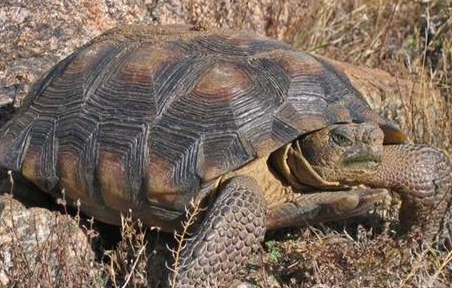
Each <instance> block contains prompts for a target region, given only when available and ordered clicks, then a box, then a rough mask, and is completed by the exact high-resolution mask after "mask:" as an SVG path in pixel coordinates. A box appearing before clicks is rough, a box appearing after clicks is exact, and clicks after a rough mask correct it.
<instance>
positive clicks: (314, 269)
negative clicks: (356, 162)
mask: <svg viewBox="0 0 452 288" xmlns="http://www.w3.org/2000/svg"><path fill="white" fill-rule="evenodd" d="M191 2H193V1H191ZM219 2H220V3H221V2H222V1H219ZM239 2H240V1H239ZM257 2H259V3H261V5H263V6H265V7H264V8H265V9H264V8H262V9H263V11H265V13H266V15H267V16H266V17H267V18H266V20H265V27H264V29H265V32H266V33H267V34H268V35H270V36H273V37H278V38H281V39H283V40H285V41H287V42H289V43H291V44H293V45H294V46H296V47H300V48H303V49H306V50H308V51H310V52H314V53H317V54H320V55H324V56H327V57H330V58H332V59H337V60H343V61H347V62H351V63H354V64H362V65H368V66H371V67H375V68H381V69H383V70H386V71H390V72H391V74H393V75H394V76H395V77H399V78H401V79H411V80H412V81H413V82H415V83H420V84H421V85H422V87H424V90H425V93H424V94H423V96H422V97H430V95H429V93H428V91H429V89H438V90H439V91H440V92H441V93H440V97H442V99H443V101H446V103H447V104H446V105H448V106H447V107H449V108H450V109H446V110H445V111H441V113H444V116H443V119H440V120H441V121H439V122H438V123H436V124H435V125H439V127H440V130H441V131H443V132H444V135H443V136H444V137H441V138H440V139H439V138H438V137H437V136H438V135H431V134H429V133H428V131H423V130H422V129H421V128H418V127H421V126H422V125H421V124H422V122H423V121H424V122H425V121H430V120H429V119H427V117H422V112H421V111H422V110H421V108H423V107H422V105H418V104H416V103H415V102H419V101H422V99H413V100H412V102H411V103H408V105H411V106H410V107H412V109H411V112H410V113H412V114H413V115H415V116H413V117H412V118H411V119H412V123H410V124H409V127H402V128H408V129H407V130H406V131H408V132H409V133H410V136H411V137H412V139H413V140H414V141H421V142H430V143H435V144H437V145H439V146H440V147H442V148H445V149H447V150H448V151H449V152H450V151H451V149H452V148H451V146H452V145H451V143H450V139H451V137H452V136H451V132H450V129H451V125H452V124H451V122H452V108H451V107H452V98H451V96H450V93H451V87H452V86H451V85H452V69H451V65H452V40H451V39H452V3H451V1H445V0H437V1H434V0H431V1H430V0H423V1H420V0H419V1H415V0H397V1H392V0H379V1H374V0H335V1H328V0H322V1H319V0H306V1H301V0H300V1H297V0H280V1H273V2H271V3H270V4H268V3H264V2H265V1H257ZM220 8H221V7H220ZM220 8H218V9H216V10H215V11H214V12H215V13H213V15H214V16H213V18H214V20H213V21H214V23H217V24H218V25H219V26H234V27H251V28H253V25H252V24H251V23H252V21H253V19H250V18H249V13H248V12H247V10H246V9H248V8H246V7H245V4H243V5H242V8H243V9H241V10H240V7H239V9H238V12H236V13H235V14H234V17H233V19H234V21H233V22H231V23H229V22H228V21H226V20H224V18H225V16H224V14H225V13H226V12H224V11H225V10H224V9H225V7H223V8H221V9H220ZM190 9H191V10H190ZM190 9H189V12H190V13H191V17H192V19H191V20H192V22H196V19H197V18H199V17H200V16H199V15H198V14H196V13H197V12H196V11H197V10H196V9H197V7H194V6H190ZM228 13H229V12H228ZM228 13H226V14H228ZM229 14H230V13H229ZM229 14H228V15H229ZM229 16H230V15H229ZM229 16H228V17H229ZM215 21H216V22H215ZM417 115H419V116H417ZM395 120H396V121H397V119H395ZM441 125H443V126H441ZM447 129H449V130H447ZM371 218H372V216H369V217H367V218H360V219H357V220H356V221H355V222H348V223H345V224H344V225H343V226H342V224H341V225H338V226H335V227H329V226H320V227H309V228H302V229H292V230H286V231H284V232H280V233H279V234H273V235H270V236H269V237H268V238H267V242H266V244H265V245H264V247H265V252H264V255H263V257H262V259H261V260H262V261H257V262H263V263H258V264H256V265H255V267H253V268H252V269H251V270H253V271H251V273H250V275H249V276H247V277H246V278H247V279H248V280H249V281H250V282H254V283H255V284H256V285H257V286H258V287H312V286H313V285H315V284H326V285H329V286H330V287H451V285H452V281H451V274H452V265H451V258H452V255H451V252H447V251H442V250H438V249H436V248H435V247H433V246H432V245H431V244H428V243H425V242H423V241H422V238H419V236H418V235H411V237H406V238H403V239H398V238H396V237H395V236H394V232H393V231H392V230H391V228H390V227H392V226H393V224H397V223H391V219H386V220H387V221H386V222H383V221H377V222H375V221H373V220H371ZM76 219H78V218H77V217H76ZM88 223H89V222H88ZM356 223H360V225H357V224H356ZM384 223H386V224H384ZM78 225H79V226H82V225H81V224H80V222H78ZM85 227H86V226H85ZM99 227H100V228H99ZM338 227H339V228H338ZM345 227H346V228H345ZM85 231H86V233H87V235H94V234H92V233H96V234H97V231H100V236H99V237H97V238H93V241H94V242H92V244H93V246H94V249H95V251H96V253H97V258H96V261H92V260H90V258H87V257H85V258H84V257H81V258H76V259H78V260H76V261H78V262H76V265H72V266H69V265H68V262H69V259H68V256H67V253H66V252H65V251H67V250H68V249H69V250H70V249H72V248H71V247H70V245H75V244H76V243H74V242H70V241H68V237H67V236H70V235H72V234H73V232H74V231H73V230H72V228H70V227H69V226H67V225H61V224H60V222H58V220H57V218H55V222H54V226H52V230H51V234H50V236H48V239H54V240H52V241H53V242H52V243H51V244H42V245H38V246H37V247H38V248H37V249H38V250H39V251H38V252H37V254H36V255H38V257H37V258H34V259H32V262H31V260H30V259H29V257H28V253H29V252H27V250H24V247H23V246H22V245H21V243H22V241H23V239H22V238H21V237H19V236H18V235H19V234H18V233H17V231H11V232H12V235H14V237H15V238H14V239H12V241H8V242H3V243H2V244H0V251H1V252H2V251H11V254H10V256H8V257H9V258H8V259H9V260H8V261H10V263H12V264H11V265H10V266H8V271H7V273H6V272H4V273H3V274H0V286H1V285H3V286H5V287H13V286H14V285H15V287H38V285H39V284H40V285H41V287H105V286H107V287H160V286H161V283H162V282H161V281H164V280H165V279H166V273H167V270H166V269H165V267H166V266H165V265H166V264H165V261H166V260H165V259H169V258H170V256H171V255H170V252H169V251H168V250H167V249H166V246H165V244H166V243H168V242H169V243H170V246H171V247H176V248H175V249H177V245H176V243H175V242H174V241H172V240H171V238H170V237H168V236H165V235H161V234H160V233H159V232H158V231H153V230H152V229H150V228H144V227H143V226H142V225H141V224H140V223H139V222H135V221H133V220H132V219H131V217H125V218H123V225H122V227H121V228H120V229H116V228H112V227H107V228H105V227H104V228H102V225H98V226H94V227H89V228H88V229H86V230H85ZM35 232H36V230H35ZM74 249H75V248H74ZM5 255H6V254H5V253H0V262H1V263H6V260H7V259H6V258H4V257H5ZM1 257H3V258H1ZM93 271H94V272H93ZM5 273H6V274H5ZM1 277H7V278H8V282H2V279H1ZM25 279H26V280H25Z"/></svg>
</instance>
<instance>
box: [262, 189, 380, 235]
mask: <svg viewBox="0 0 452 288" xmlns="http://www.w3.org/2000/svg"><path fill="white" fill-rule="evenodd" d="M386 195H387V190H386V189H370V188H355V189H352V190H347V191H320V192H316V193H311V194H299V195H297V197H296V198H295V199H293V200H292V201H290V202H287V203H284V204H282V205H281V206H279V207H276V208H275V209H273V211H271V212H270V213H269V215H268V218H267V229H277V228H282V227H289V226H300V225H309V224H314V223H319V222H326V221H334V220H340V219H345V218H349V217H353V216H356V215H360V214H363V213H365V212H367V211H369V208H370V207H371V206H372V205H373V204H374V203H376V202H378V201H380V200H382V199H383V198H384V197H385V196H386Z"/></svg>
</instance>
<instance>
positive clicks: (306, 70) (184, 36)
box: [0, 26, 451, 287]
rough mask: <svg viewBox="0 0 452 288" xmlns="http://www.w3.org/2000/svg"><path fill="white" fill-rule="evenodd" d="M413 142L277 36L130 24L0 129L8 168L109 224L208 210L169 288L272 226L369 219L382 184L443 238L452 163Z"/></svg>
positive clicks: (234, 260) (153, 221) (227, 266)
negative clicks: (123, 215)
mask: <svg viewBox="0 0 452 288" xmlns="http://www.w3.org/2000/svg"><path fill="white" fill-rule="evenodd" d="M404 142H405V136H404V134H403V133H402V132H401V131H400V130H399V129H398V128H396V126H394V125H393V124H392V123H391V122H389V121H388V120H387V119H385V118H383V117H382V116H380V115H379V114H377V113H376V112H374V111H373V110H371V109H370V107H369V106H368V104H367V103H366V102H365V100H364V99H363V98H362V97H361V95H360V93H359V92H358V91H357V90H356V89H354V87H353V86H352V85H351V83H350V82H349V81H348V80H347V79H346V77H345V76H344V75H343V74H342V73H340V72H339V71H337V70H336V69H334V68H333V67H332V66H331V65H330V64H329V63H328V62H326V61H325V60H322V59H320V58H317V57H315V56H312V55H309V54H306V53H304V52H302V51H299V50H295V49H293V48H291V47H290V46H288V45H286V44H284V43H282V42H279V41H276V40H271V39H267V38H264V37H259V36H256V35H254V34H252V33H249V32H244V31H225V30H224V31H217V30H205V29H201V28H199V27H186V26H168V27H153V26H124V27H120V28H116V29H113V30H111V31H108V32H107V33H105V34H103V35H101V36H99V37H97V38H95V39H94V40H92V41H91V42H90V43H88V44H86V45H84V46H83V47H81V48H79V49H78V50H77V51H75V52H74V53H72V54H71V55H69V56H68V57H67V58H65V59H64V60H62V61H61V62H60V63H58V64H57V65H56V66H55V67H54V68H53V69H51V70H50V72H48V74H47V75H45V76H44V77H43V78H42V79H41V80H40V81H39V82H38V83H37V84H36V85H35V87H34V89H33V91H32V92H31V93H30V95H29V96H28V98H27V100H26V103H25V104H24V105H23V107H22V108H21V109H20V111H19V112H18V113H17V114H16V115H15V116H14V118H13V119H12V120H11V121H10V122H8V123H7V124H6V125H5V126H4V127H2V129H1V130H0V167H1V168H2V169H3V170H5V171H6V170H12V171H13V172H14V173H15V174H16V177H23V178H24V179H26V180H27V181H31V182H32V183H34V184H35V185H37V186H38V187H40V188H41V189H42V190H44V191H46V192H49V193H51V194H52V195H55V196H56V197H60V195H61V191H62V190H64V191H65V197H66V198H67V199H69V200H72V201H75V200H78V199H79V200H80V201H81V209H82V211H83V212H84V213H86V214H87V215H90V216H94V217H95V218H96V219H98V220H100V221H104V222H108V223H116V224H118V223H119V220H120V216H119V215H120V212H127V211H128V210H129V209H132V210H133V215H134V216H136V217H138V218H140V219H142V221H144V223H146V224H147V225H152V226H160V227H161V228H162V229H163V230H165V231H173V230H174V229H178V228H179V227H180V225H181V224H180V223H181V220H182V219H184V216H185V208H186V207H187V206H188V205H189V203H190V202H191V201H195V202H197V203H202V205H205V206H208V207H209V209H208V210H207V212H206V215H205V216H204V218H203V220H202V221H201V223H200V224H199V227H198V230H197V231H196V232H195V233H194V236H193V238H192V239H191V240H190V241H188V243H187V247H186V249H185V250H184V251H183V254H182V258H181V265H179V266H178V268H177V271H176V273H177V274H176V276H177V277H174V278H175V279H176V283H173V284H175V285H176V287H205V286H214V287H216V286H220V287H222V286H226V285H227V284H228V283H229V281H230V280H231V279H233V277H234V274H235V272H236V271H237V270H238V269H239V268H240V266H241V265H243V263H244V262H245V261H246V259H247V257H248V256H249V255H250V253H251V251H252V250H253V249H254V248H256V247H257V246H258V245H259V243H260V242H261V241H262V240H263V237H264V234H265V231H266V230H268V229H275V228H279V227H284V226H291V225H299V224H301V223H311V222H315V221H322V220H330V219H338V218H344V217H349V216H353V215H356V214H359V213H362V212H363V211H366V210H367V209H368V208H369V206H371V205H372V204H373V203H374V202H376V201H378V200H379V199H381V198H382V197H383V196H384V193H385V191H386V190H385V189H390V190H394V191H395V192H397V193H399V194H400V195H401V197H402V199H403V205H402V211H401V215H402V218H401V221H402V225H405V226H406V227H412V226H413V225H415V226H420V227H422V228H424V230H425V231H427V232H426V233H427V234H434V233H436V232H437V231H438V230H439V229H440V228H441V216H442V215H443V214H444V212H445V210H446V209H447V205H448V202H449V198H450V183H451V169H450V163H449V161H448V159H447V157H445V156H444V154H443V153H441V152H440V151H439V150H437V149H436V148H434V147H429V146H425V145H409V144H404ZM383 144H384V145H383ZM359 184H364V185H366V186H367V187H369V188H365V187H361V188H355V189H351V187H352V186H356V185H359ZM383 188H384V189H383ZM72 201H69V202H72Z"/></svg>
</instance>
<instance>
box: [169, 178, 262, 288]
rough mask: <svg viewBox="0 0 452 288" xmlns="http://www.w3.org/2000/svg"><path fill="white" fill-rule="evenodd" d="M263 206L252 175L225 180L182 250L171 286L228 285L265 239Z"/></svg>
mask: <svg viewBox="0 0 452 288" xmlns="http://www.w3.org/2000/svg"><path fill="white" fill-rule="evenodd" d="M266 210H267V205H266V202H265V199H264V198H263V196H262V193H261V191H260V188H259V187H258V185H257V183H256V181H255V180H254V179H251V178H248V177H234V178H232V179H230V180H228V181H227V182H226V183H224V184H223V185H222V187H221V188H220V191H219V196H218V198H217V199H216V200H215V202H214V204H213V205H212V207H211V208H210V210H209V211H208V213H207V215H206V217H205V219H204V220H203V222H202V224H201V226H200V227H199V229H198V230H197V231H196V232H195V233H194V237H193V238H192V239H191V240H190V241H188V243H187V246H186V247H185V249H184V250H183V252H182V256H181V258H182V259H181V265H180V266H179V268H178V269H177V271H175V273H177V274H176V277H175V279H176V281H175V283H171V281H170V286H171V287H177V288H195V287H229V285H230V283H231V281H232V280H233V279H234V276H235V274H236V272H238V271H239V270H240V268H241V266H243V265H244V264H245V263H246V261H247V259H248V257H249V256H250V255H251V253H252V251H253V250H256V249H257V248H258V247H259V245H260V243H261V242H262V241H263V240H264V236H265V219H266ZM172 276H174V275H172ZM172 276H171V277H170V279H172V278H173V277H172Z"/></svg>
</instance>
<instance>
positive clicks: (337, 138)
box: [331, 131, 353, 147]
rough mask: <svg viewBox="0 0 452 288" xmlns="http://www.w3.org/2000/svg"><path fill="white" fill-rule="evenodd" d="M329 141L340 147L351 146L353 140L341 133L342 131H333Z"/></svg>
mask: <svg viewBox="0 0 452 288" xmlns="http://www.w3.org/2000/svg"><path fill="white" fill-rule="evenodd" d="M331 140H332V141H333V143H334V144H336V145H339V146H342V147H348V146H352V145H353V140H352V139H351V138H350V137H349V135H347V134H345V133H343V131H333V133H332V134H331Z"/></svg>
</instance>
